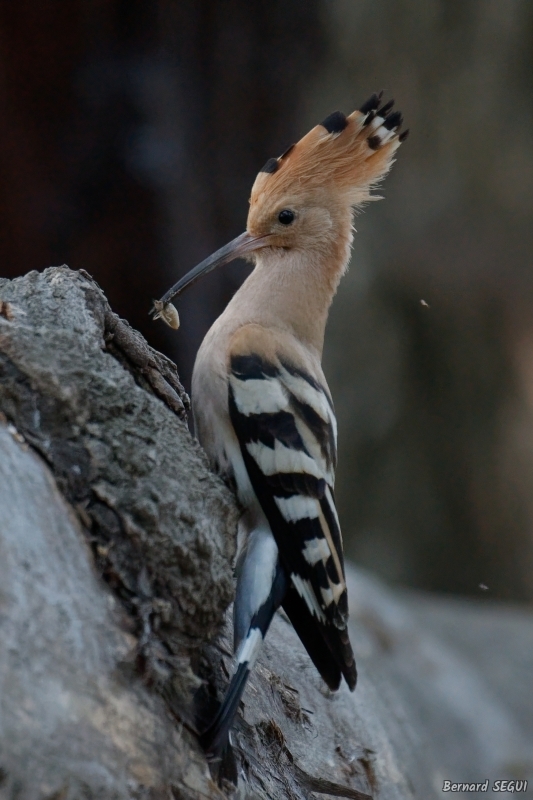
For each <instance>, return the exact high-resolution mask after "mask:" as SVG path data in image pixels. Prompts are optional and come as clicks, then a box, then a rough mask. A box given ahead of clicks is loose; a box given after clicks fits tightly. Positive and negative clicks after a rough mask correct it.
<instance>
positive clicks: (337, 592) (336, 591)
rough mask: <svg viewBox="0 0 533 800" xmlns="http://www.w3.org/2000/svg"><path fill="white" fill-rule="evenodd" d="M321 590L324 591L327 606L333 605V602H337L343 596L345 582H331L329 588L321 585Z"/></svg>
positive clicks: (323, 595)
mask: <svg viewBox="0 0 533 800" xmlns="http://www.w3.org/2000/svg"><path fill="white" fill-rule="evenodd" d="M320 591H321V592H322V597H323V599H324V602H325V604H326V605H327V606H329V605H331V603H337V602H338V600H339V598H340V597H341V595H342V593H343V592H344V584H343V583H332V582H331V581H330V582H329V589H324V588H323V587H322V586H321V587H320Z"/></svg>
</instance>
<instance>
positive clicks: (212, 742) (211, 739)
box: [200, 662, 250, 758]
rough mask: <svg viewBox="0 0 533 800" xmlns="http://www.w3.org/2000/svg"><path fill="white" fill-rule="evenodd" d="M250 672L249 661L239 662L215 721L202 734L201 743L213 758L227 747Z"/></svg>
mask: <svg viewBox="0 0 533 800" xmlns="http://www.w3.org/2000/svg"><path fill="white" fill-rule="evenodd" d="M249 674H250V669H249V667H248V662H245V663H243V664H239V666H238V668H237V671H236V673H235V674H234V676H233V677H232V679H231V682H230V685H229V688H228V691H227V693H226V696H225V698H224V701H223V703H222V704H221V706H220V708H219V710H218V712H217V714H216V716H215V718H214V720H213V722H212V723H211V724H210V725H209V727H208V728H207V730H205V731H204V732H203V733H202V734H201V735H200V744H201V745H202V747H203V749H204V751H205V752H206V753H207V755H208V756H210V757H212V758H216V757H217V756H219V755H220V754H221V753H222V751H223V750H224V748H225V747H226V744H227V741H228V734H229V731H230V728H231V726H232V724H233V720H234V718H235V714H236V713H237V709H238V708H239V703H240V701H241V697H242V693H243V691H244V687H245V686H246V681H247V680H248V676H249Z"/></svg>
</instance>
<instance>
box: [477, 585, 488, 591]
mask: <svg viewBox="0 0 533 800" xmlns="http://www.w3.org/2000/svg"><path fill="white" fill-rule="evenodd" d="M479 588H480V589H481V590H482V591H483V592H488V590H489V587H488V586H487V585H486V584H485V583H480V584H479Z"/></svg>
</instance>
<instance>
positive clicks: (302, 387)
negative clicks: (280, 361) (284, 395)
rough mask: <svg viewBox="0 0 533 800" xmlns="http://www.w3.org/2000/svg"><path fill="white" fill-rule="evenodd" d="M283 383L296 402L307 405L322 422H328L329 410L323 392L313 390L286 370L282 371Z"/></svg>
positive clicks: (304, 381) (312, 387) (302, 379)
mask: <svg viewBox="0 0 533 800" xmlns="http://www.w3.org/2000/svg"><path fill="white" fill-rule="evenodd" d="M283 383H284V384H285V386H286V387H287V389H288V390H289V392H291V393H292V394H293V395H294V396H295V397H296V399H297V400H299V401H300V402H301V403H304V404H305V405H308V406H309V407H310V408H311V409H312V410H313V411H314V412H315V414H318V416H319V417H320V418H321V419H323V420H324V422H329V421H330V416H331V409H330V407H329V403H328V401H327V399H326V396H325V394H324V392H322V391H320V390H319V389H315V388H314V386H311V385H310V384H309V383H308V382H307V381H306V380H304V378H300V377H299V376H298V375H291V373H290V372H288V370H286V369H284V370H283Z"/></svg>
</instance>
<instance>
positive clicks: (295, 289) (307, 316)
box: [226, 235, 351, 359]
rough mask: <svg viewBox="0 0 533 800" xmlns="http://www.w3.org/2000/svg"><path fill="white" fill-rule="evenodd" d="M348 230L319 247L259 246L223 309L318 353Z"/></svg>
mask: <svg viewBox="0 0 533 800" xmlns="http://www.w3.org/2000/svg"><path fill="white" fill-rule="evenodd" d="M350 245H351V235H348V236H346V237H343V238H342V239H341V240H337V241H335V242H332V243H331V244H330V246H329V247H324V248H323V249H322V250H321V251H314V252H313V251H299V250H279V249H271V248H268V249H265V250H262V251H259V252H258V253H257V257H256V259H257V260H256V266H255V269H254V271H253V272H252V273H251V275H250V276H249V277H248V278H247V280H246V281H245V282H244V284H243V285H242V286H241V288H240V289H239V291H238V292H237V293H236V294H235V296H234V297H233V300H232V301H231V303H230V305H229V306H228V308H227V310H226V311H227V312H229V314H231V316H234V318H239V319H240V320H241V321H242V322H243V323H244V324H246V323H255V324H258V325H262V326H264V327H266V328H275V329H277V330H283V331H286V332H288V333H290V334H292V335H293V336H295V337H296V339H298V341H299V342H300V343H301V344H303V345H304V346H306V347H307V348H308V349H310V350H312V351H314V353H315V354H316V355H317V357H318V358H319V359H321V357H322V348H323V345H324V332H325V328H326V322H327V318H328V312H329V308H330V305H331V301H332V300H333V297H334V295H335V292H336V290H337V286H338V284H339V281H340V279H341V277H342V275H343V274H344V272H345V270H346V266H347V264H348V260H349V257H350Z"/></svg>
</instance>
